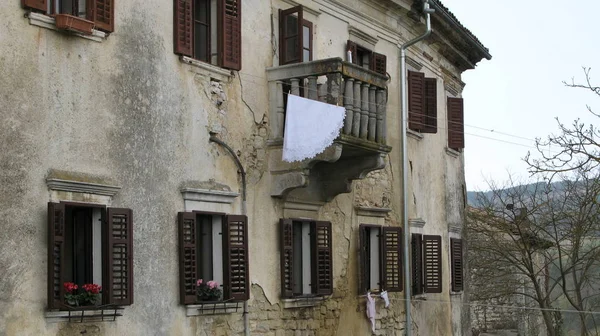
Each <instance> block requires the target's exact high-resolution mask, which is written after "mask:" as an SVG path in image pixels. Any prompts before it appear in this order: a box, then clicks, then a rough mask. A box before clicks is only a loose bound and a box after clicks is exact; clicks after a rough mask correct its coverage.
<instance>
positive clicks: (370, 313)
mask: <svg viewBox="0 0 600 336" xmlns="http://www.w3.org/2000/svg"><path fill="white" fill-rule="evenodd" d="M375 316H377V313H376V312H375V299H374V298H373V297H372V296H371V292H367V318H368V319H369V321H371V331H372V332H375Z"/></svg>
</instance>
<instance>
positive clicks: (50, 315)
mask: <svg viewBox="0 0 600 336" xmlns="http://www.w3.org/2000/svg"><path fill="white" fill-rule="evenodd" d="M124 310H125V308H124V307H121V306H102V307H93V308H92V307H87V308H86V307H79V308H72V309H69V310H48V311H46V313H45V316H46V321H47V322H49V323H56V322H71V323H83V322H86V323H87V322H112V321H115V320H116V319H117V317H119V316H123V311H124Z"/></svg>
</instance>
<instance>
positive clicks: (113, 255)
mask: <svg viewBox="0 0 600 336" xmlns="http://www.w3.org/2000/svg"><path fill="white" fill-rule="evenodd" d="M102 242H103V246H102V251H103V253H104V256H105V258H104V259H103V262H104V265H103V266H104V270H103V276H104V279H103V281H102V283H103V286H102V289H103V292H104V295H106V297H107V298H108V299H107V303H109V304H114V305H130V304H132V303H133V215H132V211H131V209H120V208H108V209H107V220H106V225H105V226H104V236H103V240H102Z"/></svg>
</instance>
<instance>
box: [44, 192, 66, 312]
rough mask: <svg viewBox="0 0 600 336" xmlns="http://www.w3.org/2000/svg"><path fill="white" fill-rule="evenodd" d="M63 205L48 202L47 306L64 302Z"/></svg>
mask: <svg viewBox="0 0 600 336" xmlns="http://www.w3.org/2000/svg"><path fill="white" fill-rule="evenodd" d="M65 232H66V228H65V205H64V203H48V308H50V309H57V308H60V307H61V306H62V305H63V302H64V294H65V293H64V288H63V284H64V282H65V270H64V267H65V266H64V261H65Z"/></svg>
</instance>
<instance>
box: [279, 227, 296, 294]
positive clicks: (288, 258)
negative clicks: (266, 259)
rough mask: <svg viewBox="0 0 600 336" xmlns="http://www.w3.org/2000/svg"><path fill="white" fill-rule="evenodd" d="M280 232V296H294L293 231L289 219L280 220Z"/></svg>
mask: <svg viewBox="0 0 600 336" xmlns="http://www.w3.org/2000/svg"><path fill="white" fill-rule="evenodd" d="M280 227H281V228H280V229H281V231H280V233H281V239H280V242H281V251H280V253H281V296H282V297H284V298H291V297H293V296H294V274H293V270H294V245H293V243H294V240H293V237H294V232H293V228H292V220H291V219H281V220H280Z"/></svg>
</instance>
